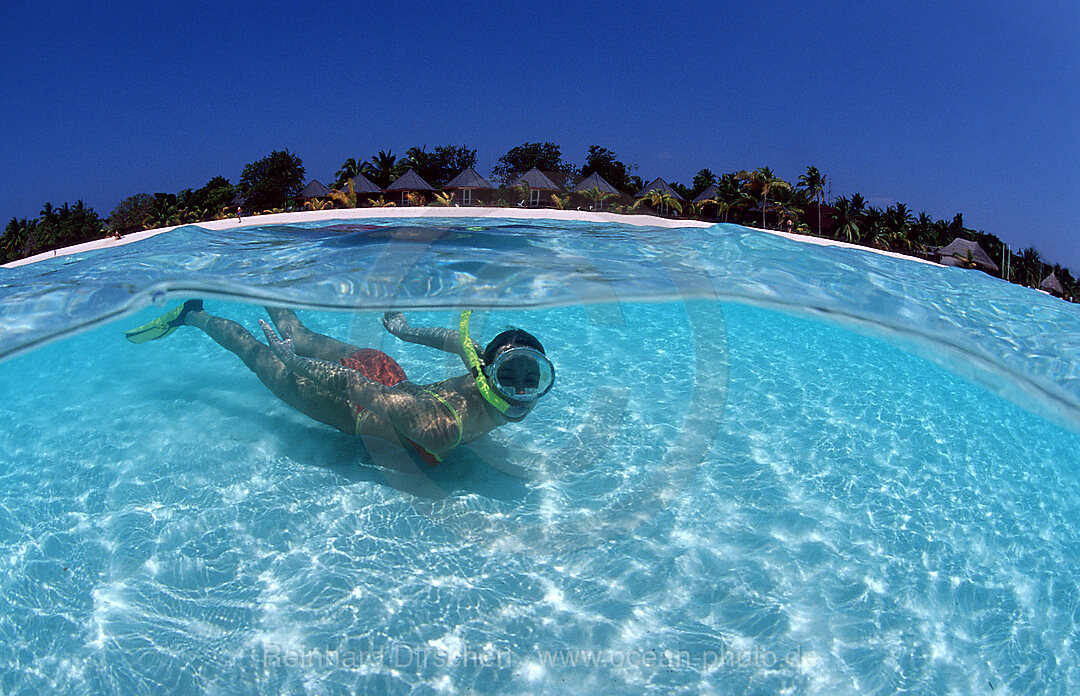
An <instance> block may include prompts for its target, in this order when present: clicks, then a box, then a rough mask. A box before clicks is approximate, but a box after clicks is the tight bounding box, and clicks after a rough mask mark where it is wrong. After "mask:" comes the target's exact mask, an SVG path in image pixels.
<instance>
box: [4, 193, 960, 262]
mask: <svg viewBox="0 0 1080 696" xmlns="http://www.w3.org/2000/svg"><path fill="white" fill-rule="evenodd" d="M417 217H419V218H424V217H430V218H448V217H450V218H453V217H462V218H464V217H470V218H471V217H481V218H482V217H497V218H510V219H515V218H516V219H522V220H574V221H578V222H613V223H620V224H624V225H635V226H637V227H667V228H671V229H675V228H680V227H697V228H703V227H712V226H713V225H716V224H724V223H716V222H705V221H702V220H673V219H671V218H661V217H655V216H652V215H624V214H622V213H604V212H601V213H594V212H590V211H585V210H557V209H554V208H481V207H476V208H472V207H469V208H442V207H434V206H417V207H415V208H397V207H393V208H390V207H387V208H335V209H331V210H305V211H299V212H294V213H273V214H271V215H253V216H251V217H246V218H243V221H241V222H237V221H236V219H235V218H228V219H225V220H209V221H207V222H193V223H187V224H184V225H173V226H171V227H158V228H155V229H152V230H143V231H141V232H132V233H131V234H128V235H126V236H124V238H123V239H114V238H112V237H105V238H103V239H95V240H92V241H89V242H83V243H82V244H75V245H73V246H69V247H63V248H60V249H55V250H53V251H46V252H42V253H40V254H35V255H33V256H28V257H26V258H24V259H17V260H15V261H10V262H8V263H5V264H2V265H0V268H18V267H20V266H27V265H29V264H32V263H37V262H39V261H45V260H47V259H53V258H59V257H61V256H70V255H72V254H81V253H83V252H85V251H96V250H98V249H110V248H114V247H121V246H124V245H127V244H132V243H134V242H141V241H142V240H144V239H149V238H151V237H156V236H157V235H159V234H165V233H166V232H171V231H172V230H175V229H176V228H178V227H188V226H191V225H194V226H196V227H201V228H203V229H206V230H222V229H238V228H241V227H257V226H260V225H280V224H287V223H291V222H311V221H318V220H352V219H356V220H361V219H368V218H417ZM747 229H751V230H754V231H756V232H765V233H766V234H772V235H776V236H778V237H783V238H785V239H790V240H793V241H796V242H803V243H805V244H816V245H818V246H835V247H841V248H848V249H857V250H860V251H866V252H870V253H874V254H881V255H882V256H890V257H892V258H897V259H907V260H908V261H915V262H917V263H926V264H930V265H933V266H940V265H941V264H937V263H934V262H933V261H930V260H928V259H922V258H919V257H917V256H908V255H907V254H900V253H898V252H895V251H885V250H883V249H873V248H871V247H866V246H862V245H859V244H851V243H849V242H841V241H838V240H835V239H825V238H824V237H813V236H810V235H803V234H796V233H794V232H781V231H779V230H765V229H761V228H758V227H748V228H747ZM942 267H943V268H944V266H942Z"/></svg>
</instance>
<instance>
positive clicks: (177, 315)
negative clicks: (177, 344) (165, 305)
mask: <svg viewBox="0 0 1080 696" xmlns="http://www.w3.org/2000/svg"><path fill="white" fill-rule="evenodd" d="M201 310H202V300H188V301H187V302H185V303H184V304H182V305H180V306H178V307H174V308H173V309H170V310H169V311H168V312H165V313H164V314H162V315H161V316H160V317H158V318H157V319H154V320H152V321H148V322H146V323H145V324H143V325H142V326H139V327H137V328H134V329H129V330H127V331H125V332H124V338H126V339H127V340H129V341H131V342H132V343H146V342H147V341H155V340H157V339H159V338H165V337H166V336H168V335H169V334H171V333H172V332H173V331H176V330H177V329H179V328H180V327H181V326H183V325H184V316H185V315H186V314H187V313H188V312H198V311H201Z"/></svg>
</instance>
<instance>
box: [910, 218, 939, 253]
mask: <svg viewBox="0 0 1080 696" xmlns="http://www.w3.org/2000/svg"><path fill="white" fill-rule="evenodd" d="M933 225H934V221H933V220H931V219H930V216H929V215H927V214H926V212H925V211H924V212H921V213H919V217H918V218H916V219H915V222H913V223H912V225H911V234H912V236H913V237H914V238H915V245H916V246H918V247H919V248H920V249H922V250H923V251H926V249H927V247H930V246H933V237H934V227H933Z"/></svg>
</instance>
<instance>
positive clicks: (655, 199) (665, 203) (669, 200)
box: [633, 189, 682, 215]
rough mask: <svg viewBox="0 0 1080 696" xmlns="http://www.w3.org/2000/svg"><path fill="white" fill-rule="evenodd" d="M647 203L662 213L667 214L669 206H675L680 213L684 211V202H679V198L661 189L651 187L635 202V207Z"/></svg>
mask: <svg viewBox="0 0 1080 696" xmlns="http://www.w3.org/2000/svg"><path fill="white" fill-rule="evenodd" d="M646 204H648V205H651V206H652V207H653V209H654V210H656V211H657V212H658V213H660V214H661V215H663V214H665V212H666V211H667V209H668V208H674V209H675V210H677V211H679V212H680V213H681V212H682V203H680V202H679V199H678V198H676V197H675V196H672V195H671V194H670V193H668V192H667V191H661V190H660V189H649V190H648V191H646V192H645V195H644V196H642V197H641V198H639V199H638V201H637V203H634V205H633V207H634V208H637V207H639V206H642V205H646Z"/></svg>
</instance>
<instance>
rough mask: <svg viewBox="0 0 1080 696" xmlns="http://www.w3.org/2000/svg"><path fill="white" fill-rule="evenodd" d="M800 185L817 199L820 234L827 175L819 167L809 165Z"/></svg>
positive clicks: (813, 198)
mask: <svg viewBox="0 0 1080 696" xmlns="http://www.w3.org/2000/svg"><path fill="white" fill-rule="evenodd" d="M798 183H799V186H801V187H802V188H803V190H804V191H806V193H807V195H809V196H810V199H811V200H813V201H816V202H817V204H818V206H817V209H818V211H817V229H818V234H821V203H822V197H823V196H824V195H825V177H824V176H823V175H822V174H821V172H819V171H818V168H817V167H813V166H811V167H807V168H806V173H805V174H803V175H801V176H800V177H799V182H798Z"/></svg>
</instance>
